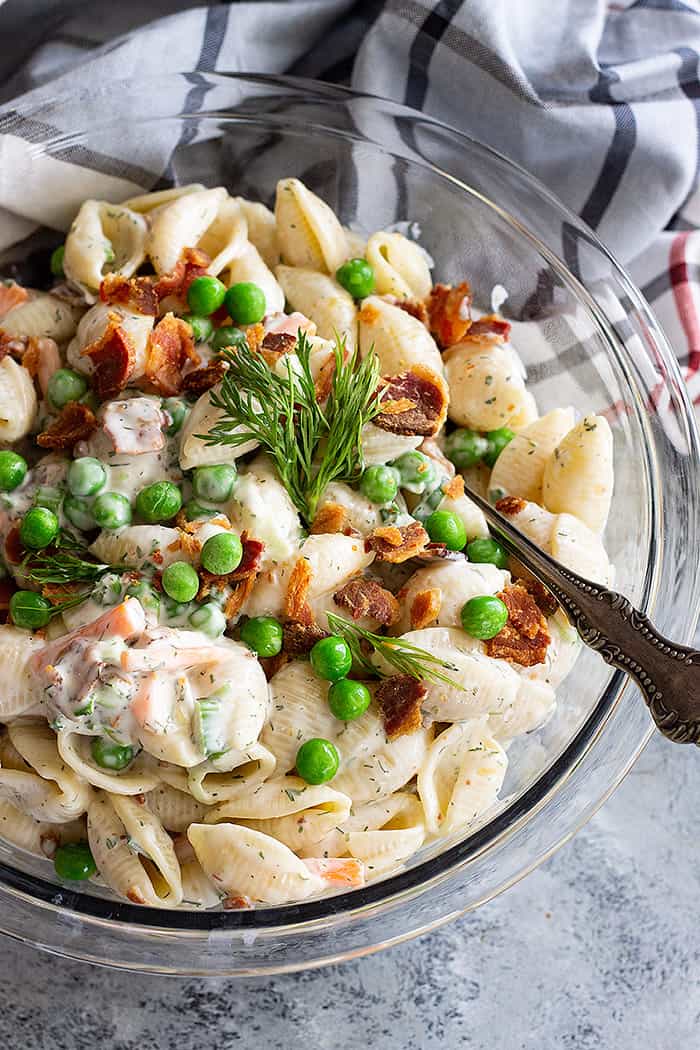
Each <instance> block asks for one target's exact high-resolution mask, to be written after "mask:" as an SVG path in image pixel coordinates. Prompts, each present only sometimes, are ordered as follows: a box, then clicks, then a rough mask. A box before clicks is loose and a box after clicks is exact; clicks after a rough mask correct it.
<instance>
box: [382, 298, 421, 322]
mask: <svg viewBox="0 0 700 1050" xmlns="http://www.w3.org/2000/svg"><path fill="white" fill-rule="evenodd" d="M385 298H386V299H387V302H390V303H392V304H393V305H394V306H398V308H399V310H403V311H404V313H407V314H410V315H411V317H415V318H416V320H417V321H421V322H422V324H424V325H426V326H427V324H428V321H429V317H428V308H427V307H426V305H425V303H424V302H422V301H421V300H420V299H397V298H396V297H395V296H386V297H385Z"/></svg>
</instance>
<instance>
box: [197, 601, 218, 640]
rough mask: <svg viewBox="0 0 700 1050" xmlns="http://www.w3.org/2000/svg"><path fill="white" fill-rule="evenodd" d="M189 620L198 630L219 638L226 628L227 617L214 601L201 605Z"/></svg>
mask: <svg viewBox="0 0 700 1050" xmlns="http://www.w3.org/2000/svg"><path fill="white" fill-rule="evenodd" d="M189 622H190V623H191V625H192V626H193V627H194V628H195V630H197V631H202V632H203V633H204V634H206V635H208V636H209V637H210V638H218V637H219V636H220V635H222V634H223V633H224V631H225V630H226V617H225V616H224V614H223V612H222V611H221V609H220V608H219V606H218V605H215V604H214V602H207V603H206V604H205V605H200V606H199V607H198V608H197V609H193V611H192V612H191V613H190V615H189Z"/></svg>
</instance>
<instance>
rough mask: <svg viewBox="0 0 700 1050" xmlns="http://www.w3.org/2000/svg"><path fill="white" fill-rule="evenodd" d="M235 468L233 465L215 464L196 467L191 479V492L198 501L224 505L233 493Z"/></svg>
mask: <svg viewBox="0 0 700 1050" xmlns="http://www.w3.org/2000/svg"><path fill="white" fill-rule="evenodd" d="M235 481H236V468H235V467H234V466H233V464H229V463H217V464H215V465H213V466H210V467H197V468H196V470H195V472H194V475H193V477H192V490H193V492H194V494H195V496H197V498H198V499H205V500H209V502H210V503H225V502H226V500H227V499H229V498H230V496H231V493H232V492H233V486H234V484H235Z"/></svg>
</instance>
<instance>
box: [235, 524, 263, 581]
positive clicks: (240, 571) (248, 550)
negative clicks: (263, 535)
mask: <svg viewBox="0 0 700 1050" xmlns="http://www.w3.org/2000/svg"><path fill="white" fill-rule="evenodd" d="M241 546H242V547H243V556H242V558H241V560H240V563H239V564H238V566H237V568H235V569H234V570H233V572H232V573H231V574H230V579H232V580H242V579H243V578H244V577H245V576H250V574H251V573H257V572H259V571H260V561H261V559H262V556H263V551H264V550H265V544H264V543H263V541H262V540H256V539H254V538H253V537H252V536H249V535H248V533H247V532H246V531H245V530H244V531H243V532H242V533H241Z"/></svg>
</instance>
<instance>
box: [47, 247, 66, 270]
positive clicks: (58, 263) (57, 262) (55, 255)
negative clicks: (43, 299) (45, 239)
mask: <svg viewBox="0 0 700 1050" xmlns="http://www.w3.org/2000/svg"><path fill="white" fill-rule="evenodd" d="M65 254H66V246H65V244H59V246H58V248H54V250H53V251H52V252H51V259H50V261H49V266H50V268H51V273H52V274H53V275H54V277H65V274H64V272H63V256H64V255H65Z"/></svg>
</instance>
